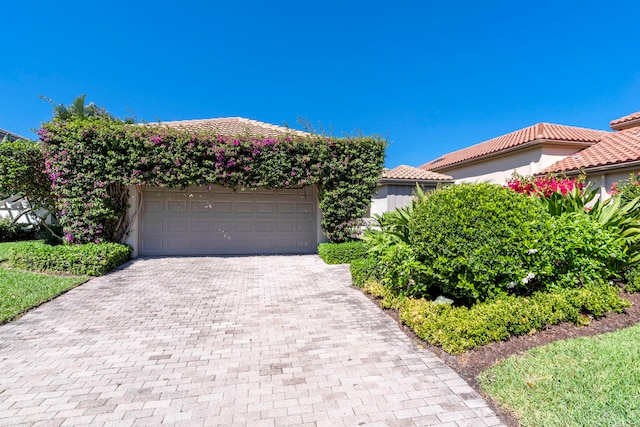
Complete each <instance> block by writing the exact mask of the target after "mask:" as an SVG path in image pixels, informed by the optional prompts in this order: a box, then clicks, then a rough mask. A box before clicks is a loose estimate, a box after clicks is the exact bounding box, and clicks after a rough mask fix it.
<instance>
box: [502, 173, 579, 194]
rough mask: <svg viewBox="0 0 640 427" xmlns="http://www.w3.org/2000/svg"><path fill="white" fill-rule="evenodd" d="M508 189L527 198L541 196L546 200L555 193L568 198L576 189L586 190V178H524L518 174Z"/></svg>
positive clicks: (509, 182)
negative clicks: (568, 194)
mask: <svg viewBox="0 0 640 427" xmlns="http://www.w3.org/2000/svg"><path fill="white" fill-rule="evenodd" d="M506 187H507V188H511V189H512V190H514V191H517V192H518V193H521V194H525V195H527V196H532V195H535V196H540V197H544V198H549V197H551V195H552V194H554V193H561V194H562V195H563V196H566V195H567V193H570V192H572V191H573V190H574V189H575V188H577V189H578V190H579V191H582V189H583V188H584V176H583V175H581V176H578V177H577V178H567V177H566V176H562V177H561V176H557V175H551V174H550V175H547V176H522V175H519V174H517V173H514V174H513V177H512V178H511V179H510V180H509V181H507V185H506Z"/></svg>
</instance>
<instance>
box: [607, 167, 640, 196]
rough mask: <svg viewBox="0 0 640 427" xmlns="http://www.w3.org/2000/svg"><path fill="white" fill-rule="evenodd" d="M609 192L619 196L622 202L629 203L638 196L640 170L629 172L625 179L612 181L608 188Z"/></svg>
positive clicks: (639, 193)
mask: <svg viewBox="0 0 640 427" xmlns="http://www.w3.org/2000/svg"><path fill="white" fill-rule="evenodd" d="M609 194H611V195H612V196H619V197H620V198H621V199H622V202H623V203H629V202H631V201H632V200H633V199H635V198H637V197H640V172H638V173H630V174H629V178H627V179H626V180H623V181H619V182H614V183H613V184H612V185H611V188H610V189H609Z"/></svg>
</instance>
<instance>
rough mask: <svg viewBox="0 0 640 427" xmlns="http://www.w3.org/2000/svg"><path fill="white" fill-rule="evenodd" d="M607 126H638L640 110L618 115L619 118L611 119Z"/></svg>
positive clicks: (614, 127) (613, 127) (625, 127)
mask: <svg viewBox="0 0 640 427" xmlns="http://www.w3.org/2000/svg"><path fill="white" fill-rule="evenodd" d="M609 126H611V129H613V130H624V129H628V128H631V127H636V126H640V111H638V112H636V113H633V114H629V115H628V116H624V117H620V118H619V119H615V120H611V123H609Z"/></svg>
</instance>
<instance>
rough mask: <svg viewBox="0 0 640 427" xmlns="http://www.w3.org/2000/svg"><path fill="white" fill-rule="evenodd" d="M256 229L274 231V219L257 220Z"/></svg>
mask: <svg viewBox="0 0 640 427" xmlns="http://www.w3.org/2000/svg"><path fill="white" fill-rule="evenodd" d="M256 231H265V232H272V231H273V221H256Z"/></svg>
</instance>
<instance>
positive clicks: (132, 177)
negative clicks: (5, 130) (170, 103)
mask: <svg viewBox="0 0 640 427" xmlns="http://www.w3.org/2000/svg"><path fill="white" fill-rule="evenodd" d="M39 136H40V140H41V141H42V147H43V152H44V156H45V171H46V173H47V174H48V176H49V179H50V180H51V186H52V189H53V192H54V193H55V195H56V196H57V207H58V209H59V212H60V214H59V217H60V223H61V224H62V226H63V228H64V231H65V238H66V240H67V241H68V242H70V243H87V242H101V241H116V242H117V241H122V240H123V239H124V237H125V236H126V233H127V231H128V224H127V221H126V218H127V208H128V207H127V186H129V185H139V186H159V187H171V188H184V187H186V186H189V185H198V186H212V185H222V186H225V187H230V188H235V189H238V190H242V189H255V188H258V187H262V188H268V189H284V188H292V187H301V186H306V185H317V186H318V187H319V188H320V208H321V209H322V212H323V218H322V226H323V228H324V230H325V234H326V235H327V237H328V238H329V239H330V240H331V241H334V242H341V241H345V240H347V239H348V238H349V237H350V234H351V232H352V225H353V222H354V221H355V220H356V219H357V218H361V217H362V216H363V215H364V214H365V212H366V208H367V206H368V204H369V203H370V199H371V195H372V194H373V192H374V190H375V188H376V184H377V181H378V178H379V176H380V173H381V170H382V166H383V162H384V151H385V147H386V141H385V140H383V139H381V138H379V137H365V136H361V135H358V136H352V137H345V138H334V137H328V136H321V135H309V136H298V135H293V134H285V135H282V136H279V137H277V138H273V137H256V136H252V135H249V134H242V135H236V136H234V137H230V136H224V135H219V134H215V133H207V132H188V131H185V130H177V129H172V128H168V127H166V126H162V125H161V124H159V125H133V124H127V123H125V122H123V121H120V120H113V118H111V117H105V116H103V115H99V116H85V117H78V116H73V117H71V118H69V119H66V120H62V119H60V118H54V119H53V120H51V121H50V122H47V123H44V124H43V125H42V128H41V129H40V130H39Z"/></svg>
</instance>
